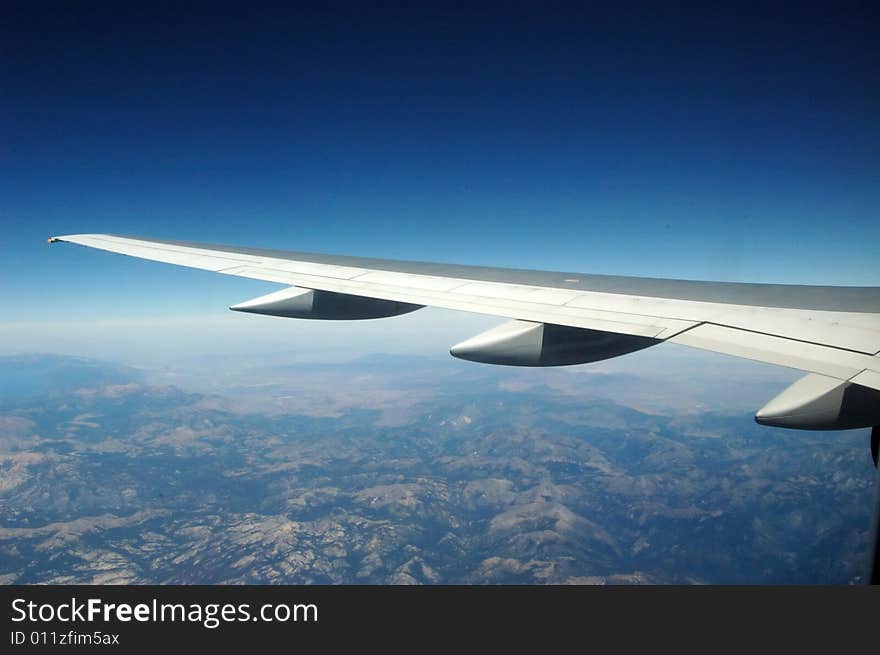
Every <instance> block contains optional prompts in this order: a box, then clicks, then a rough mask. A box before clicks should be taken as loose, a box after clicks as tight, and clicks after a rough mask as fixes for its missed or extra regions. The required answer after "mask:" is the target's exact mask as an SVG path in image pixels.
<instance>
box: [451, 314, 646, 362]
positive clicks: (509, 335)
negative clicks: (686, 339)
mask: <svg viewBox="0 0 880 655" xmlns="http://www.w3.org/2000/svg"><path fill="white" fill-rule="evenodd" d="M657 343H660V340H659V339H652V338H650V337H641V336H635V335H630V334H618V333H617V332H603V331H600V330H587V329H585V328H575V327H568V326H565V325H554V324H551V323H533V322H531V321H510V322H509V323H504V324H503V325H499V326H498V327H496V328H492V329H491V330H489V331H488V332H483V333H482V334H478V335H477V336H475V337H472V338H470V339H468V340H467V341H462V342H461V343H459V344H456V345H455V346H453V347H452V348H450V349H449V353H450V354H451V355H452V356H453V357H458V358H459V359H467V360H470V361H472V362H482V363H484V364H505V365H508V366H566V365H569V364H585V363H587V362H598V361H600V360H602V359H610V358H611V357H617V356H618V355H625V354H626V353H631V352H634V351H636V350H641V349H642V348H647V347H648V346H653V345H654V344H657Z"/></svg>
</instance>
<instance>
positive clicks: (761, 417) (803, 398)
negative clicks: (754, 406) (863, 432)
mask: <svg viewBox="0 0 880 655" xmlns="http://www.w3.org/2000/svg"><path fill="white" fill-rule="evenodd" d="M755 420H756V421H757V422H758V423H760V424H761V425H773V426H776V427H780V428H796V429H799V430H849V429H851V428H868V427H872V426H874V425H880V391H877V390H876V389H870V388H868V387H863V386H861V385H859V384H853V383H852V382H846V381H844V380H838V379H836V378H830V377H827V376H825V375H819V374H817V373H811V374H809V375H807V376H806V377H803V378H801V379H800V380H798V381H797V382H795V383H794V384H792V385H791V386H790V387H787V388H786V389H785V391H783V392H782V393H781V394H779V395H778V396H776V397H775V398H774V399H773V400H771V401H770V402H769V403H767V404H766V405H764V406H763V407H762V408H761V409H759V410H758V413H757V414H755Z"/></svg>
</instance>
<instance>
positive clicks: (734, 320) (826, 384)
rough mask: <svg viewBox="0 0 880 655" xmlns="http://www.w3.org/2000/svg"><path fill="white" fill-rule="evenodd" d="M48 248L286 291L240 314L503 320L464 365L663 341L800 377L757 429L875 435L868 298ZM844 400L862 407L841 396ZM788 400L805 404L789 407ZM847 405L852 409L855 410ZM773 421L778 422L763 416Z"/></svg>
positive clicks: (235, 255) (101, 238) (876, 372)
mask: <svg viewBox="0 0 880 655" xmlns="http://www.w3.org/2000/svg"><path fill="white" fill-rule="evenodd" d="M55 241H66V242H70V243H76V244H79V245H83V246H88V247H91V248H98V249H101V250H107V251H110V252H115V253H120V254H124V255H129V256H132V257H139V258H142V259H150V260H155V261H162V262H166V263H170V264H177V265H180V266H188V267H191V268H199V269H203V270H209V271H214V272H217V273H223V274H226V275H236V276H240V277H247V278H253V279H258V280H266V281H270V282H276V283H279V284H283V285H285V286H286V287H288V288H287V289H282V290H280V291H278V292H275V293H273V294H269V295H268V296H264V297H261V298H258V299H254V300H252V301H247V302H245V303H240V304H238V305H235V306H233V307H232V309H235V310H237V311H251V312H255V313H263V314H270V315H275V316H289V317H299V318H331V319H362V318H377V317H382V316H394V315H397V314H402V313H406V312H409V311H414V310H415V309H418V308H419V307H422V306H426V305H427V306H434V307H442V308H446V309H456V310H462V311H470V312H477V313H482V314H491V315H495V316H499V317H502V318H507V319H509V323H506V324H504V325H502V326H499V327H498V328H495V329H493V330H490V331H489V332H487V333H484V334H483V335H477V336H476V337H474V338H472V339H469V340H467V341H466V342H463V343H462V344H458V345H457V346H454V347H453V348H452V354H454V355H456V356H459V357H463V358H466V359H472V360H475V361H481V362H487V363H502V364H514V365H526V366H556V365H564V364H574V363H583V362H588V361H597V360H599V359H606V358H608V357H615V356H618V355H621V354H625V353H628V352H632V351H634V350H639V349H641V348H644V347H647V346H650V345H654V344H656V343H660V342H663V341H669V342H672V343H680V344H684V345H687V346H692V347H696V348H702V349H704V350H710V351H714V352H720V353H725V354H728V355H735V356H738V357H745V358H748V359H754V360H758V361H762V362H768V363H771V364H777V365H780V366H788V367H792V368H797V369H801V370H803V371H807V372H809V373H811V374H813V376H809V378H812V379H813V383H812V384H803V385H801V387H800V388H799V389H795V386H796V385H793V387H790V388H789V390H787V392H788V391H792V393H791V394H789V396H788V397H786V398H782V396H783V395H785V393H786V392H783V394H781V395H780V396H779V397H778V398H781V399H782V401H784V402H776V399H775V400H774V401H771V403H769V404H768V405H767V407H765V409H764V410H761V411H760V412H759V414H758V417H757V418H758V420H759V422H762V423H768V424H773V425H785V426H786V427H806V428H811V427H812V428H813V429H831V428H829V427H826V426H828V425H830V426H832V427H843V425H844V424H846V425H847V426H848V427H865V426H869V425H876V424H878V423H880V402H878V400H880V394H878V393H877V392H878V391H880V356H878V353H880V288H876V287H821V286H795V285H768V284H743V283H724V282H699V281H690V280H661V279H649V278H635V277H620V276H603V275H586V274H580V273H554V272H544V271H526V270H515V269H498V268H486V267H477V266H460V265H448V264H431V263H421V262H407V261H395V260H381V259H369V258H361V257H346V256H338V255H323V254H314V253H298V252H288V251H281V250H265V249H254V248H239V247H233V246H218V245H208V244H199V243H189V242H179V241H160V240H152V239H140V238H130V237H121V236H114V235H105V234H77V235H68V236H60V237H53V238H51V239H50V242H55ZM817 381H820V382H821V383H818V384H817ZM796 384H797V383H796ZM851 387H855V388H857V389H858V388H864V389H865V390H866V391H867V392H868V393H867V395H865V394H863V393H853V392H852V391H847V389H850V388H851ZM798 393H802V395H803V397H802V398H801V401H802V402H801V403H800V405H799V403H798V399H797V397H796V396H797V394H798ZM825 396H828V397H827V398H825V400H824V401H823V402H821V403H819V404H820V405H821V407H822V408H823V409H822V412H823V413H822V416H823V417H824V418H823V419H822V420H821V421H818V422H816V424H815V425H812V424H811V423H810V421H809V420H805V419H804V417H803V412H801V413H797V412H795V413H796V414H797V418H796V419H790V414H791V411H790V410H791V408H792V407H795V408H797V407H799V406H801V405H802V406H803V407H808V406H813V407H815V406H816V402H817V397H819V398H824V397H825ZM793 398H794V400H793ZM854 398H855V399H856V400H857V401H858V403H857V405H858V406H857V407H856V406H854V405H852V403H853V402H855V401H853V399H854ZM845 399H849V400H847V401H846V402H845V401H844V400H845ZM774 403H775V405H774ZM835 403H836V404H835ZM848 404H849V405H848ZM779 407H783V408H785V411H782V412H779V411H776V409H774V408H779ZM765 410H766V411H765ZM835 411H836V412H837V413H838V415H839V416H840V419H839V420H837V421H835V420H831V419H829V416H832V415H834V412H835ZM853 416H858V417H859V421H858V422H859V423H860V425H858V426H853V425H849V424H850V423H852V422H853V421H852V420H851V419H852V417H853ZM832 418H833V417H832Z"/></svg>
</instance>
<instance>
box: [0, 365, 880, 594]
mask: <svg viewBox="0 0 880 655" xmlns="http://www.w3.org/2000/svg"><path fill="white" fill-rule="evenodd" d="M404 359H405V361H403V360H402V359H401V358H381V357H378V358H368V359H366V360H361V361H356V362H352V363H350V364H346V365H327V366H321V365H314V364H311V365H301V366H297V365H286V366H284V367H276V368H272V367H269V366H267V367H266V368H265V370H263V371H262V372H261V373H260V375H259V376H255V377H254V378H253V379H259V380H262V381H263V382H262V383H261V384H246V383H245V381H243V380H242V379H235V380H231V379H230V380H228V381H226V382H223V383H221V384H218V385H217V388H216V390H215V391H211V392H206V391H199V392H197V391H193V390H191V389H190V390H184V389H183V388H181V386H180V384H179V383H180V380H177V381H176V382H175V384H168V383H167V380H166V381H165V382H164V383H163V382H162V375H161V374H157V373H156V372H152V373H151V374H150V375H145V373H144V372H142V371H135V370H133V369H127V368H125V367H123V366H119V365H115V364H103V363H99V362H94V361H91V360H79V359H75V358H61V357H52V356H34V357H18V358H4V359H3V360H2V361H0V389H2V391H3V393H2V396H0V581H2V582H3V583H62V582H65V583H66V582H77V583H88V582H96V583H334V584H335V583H343V584H351V583H367V584H385V583H395V584H397V583H400V584H411V583H426V584H431V583H466V584H471V583H476V584H485V583H540V584H543V583H583V584H597V583H807V582H809V583H855V582H859V581H860V580H861V579H862V578H863V576H864V574H865V569H866V559H867V551H868V548H869V542H870V533H869V529H870V515H871V503H872V485H873V481H874V477H873V469H872V467H871V464H870V461H869V456H868V452H867V447H866V436H865V434H864V432H863V431H851V432H842V433H819V432H817V433H812V432H792V431H784V430H772V429H768V428H763V427H760V426H757V425H755V424H754V422H753V421H752V419H751V415H750V414H748V413H745V412H735V413H731V412H727V413H713V412H712V411H709V410H706V411H699V412H695V411H685V410H684V409H675V410H674V411H671V412H667V413H666V414H663V413H648V412H647V411H642V410H640V409H636V408H635V407H641V408H642V409H644V407H646V406H648V405H650V403H649V402H648V400H650V399H646V397H645V393H643V392H641V391H640V392H639V393H636V391H635V390H639V389H640V387H639V382H638V380H637V379H633V380H631V381H629V383H627V381H626V379H621V378H620V377H618V378H615V377H614V376H586V375H580V376H579V377H578V376H577V374H569V377H567V378H566V377H555V378H540V377H538V378H535V382H534V383H532V384H528V383H523V379H524V378H522V377H521V373H520V372H518V371H512V372H511V371H510V369H493V368H489V367H479V366H473V365H459V364H455V365H452V366H450V365H447V364H445V363H438V362H435V361H434V360H427V359H426V360H422V359H419V358H404ZM559 375H560V376H564V375H565V374H562V373H560V374H559ZM572 375H574V376H575V377H572ZM167 377H168V379H174V378H173V376H167ZM218 379H220V380H222V379H223V378H222V376H220V377H218ZM560 381H562V382H560ZM224 384H225V391H222V389H223V388H224V386H223V385H224ZM614 385H616V386H617V387H621V388H630V389H633V390H634V391H633V395H634V396H638V397H634V398H633V403H631V404H630V406H626V405H623V404H620V403H619V402H616V401H615V400H612V399H611V398H610V397H609V394H608V393H604V392H603V390H605V391H607V389H608V388H609V386H614ZM183 386H185V385H183Z"/></svg>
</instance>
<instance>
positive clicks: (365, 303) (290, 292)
mask: <svg viewBox="0 0 880 655" xmlns="http://www.w3.org/2000/svg"><path fill="white" fill-rule="evenodd" d="M422 307H423V305H411V304H409V303H405V302H397V301H394V300H382V299H381V298H367V297H366V296H353V295H350V294H347V293H335V292H332V291H320V290H318V289H302V288H300V287H290V288H287V289H282V290H281V291H276V292H274V293H270V294H268V295H265V296H260V297H259V298H254V299H253V300H247V301H245V302H243V303H239V304H237V305H233V306H232V307H230V308H229V309H231V310H233V311H236V312H248V313H251V314H265V315H267V316H283V317H284V318H312V319H321V320H342V321H353V320H361V319H367V318H385V317H387V316H399V315H400V314H407V313H409V312H413V311H415V310H417V309H421V308H422Z"/></svg>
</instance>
